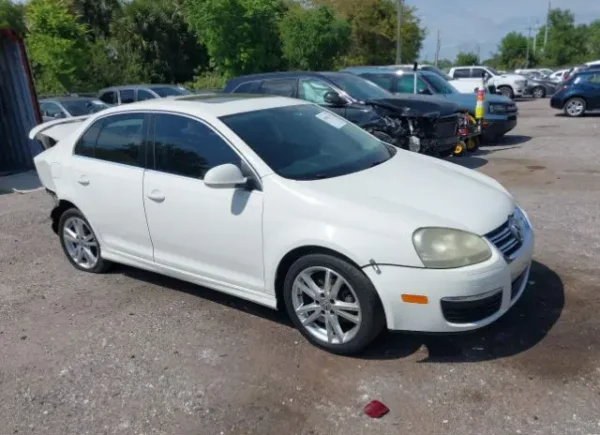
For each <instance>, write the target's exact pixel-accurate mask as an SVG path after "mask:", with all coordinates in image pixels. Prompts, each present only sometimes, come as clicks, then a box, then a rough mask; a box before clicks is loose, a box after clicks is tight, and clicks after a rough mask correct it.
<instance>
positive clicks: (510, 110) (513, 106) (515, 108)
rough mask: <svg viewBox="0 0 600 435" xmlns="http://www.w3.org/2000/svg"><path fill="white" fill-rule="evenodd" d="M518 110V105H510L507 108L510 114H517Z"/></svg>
mask: <svg viewBox="0 0 600 435" xmlns="http://www.w3.org/2000/svg"><path fill="white" fill-rule="evenodd" d="M517 110H519V108H518V107H517V105H516V104H508V105H507V106H506V112H508V113H514V112H516V111H517Z"/></svg>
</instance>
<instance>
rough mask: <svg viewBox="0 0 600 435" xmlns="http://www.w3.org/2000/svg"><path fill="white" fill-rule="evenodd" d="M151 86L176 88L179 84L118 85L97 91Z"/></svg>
mask: <svg viewBox="0 0 600 435" xmlns="http://www.w3.org/2000/svg"><path fill="white" fill-rule="evenodd" d="M152 88H177V89H179V88H180V86H177V85H169V84H164V85H163V84H157V83H155V84H138V85H120V86H111V87H109V88H104V89H100V91H98V93H102V92H107V91H121V90H124V89H152Z"/></svg>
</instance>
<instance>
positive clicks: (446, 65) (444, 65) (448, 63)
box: [437, 59, 452, 70]
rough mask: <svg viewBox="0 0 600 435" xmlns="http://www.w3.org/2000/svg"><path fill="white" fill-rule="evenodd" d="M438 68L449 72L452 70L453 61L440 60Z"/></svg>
mask: <svg viewBox="0 0 600 435" xmlns="http://www.w3.org/2000/svg"><path fill="white" fill-rule="evenodd" d="M437 66H438V68H439V69H441V70H447V69H450V68H452V61H451V60H448V59H439V60H438V64H437Z"/></svg>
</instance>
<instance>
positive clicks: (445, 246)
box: [413, 228, 492, 269]
mask: <svg viewBox="0 0 600 435" xmlns="http://www.w3.org/2000/svg"><path fill="white" fill-rule="evenodd" d="M413 244H414V245H415V249H416V251H417V254H418V255H419V257H420V258H421V261H422V262H423V264H424V265H425V267H429V268H432V269H451V268H454V267H463V266H469V265H471V264H477V263H481V262H482V261H485V260H488V259H489V258H490V257H491V256H492V251H491V250H490V248H489V246H488V244H487V243H486V241H485V240H484V239H483V238H482V237H480V236H478V235H475V234H471V233H467V232H466V231H461V230H454V229H451V228H420V229H418V230H417V231H415V233H414V234H413Z"/></svg>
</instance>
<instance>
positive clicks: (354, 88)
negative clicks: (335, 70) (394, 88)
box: [323, 73, 393, 101]
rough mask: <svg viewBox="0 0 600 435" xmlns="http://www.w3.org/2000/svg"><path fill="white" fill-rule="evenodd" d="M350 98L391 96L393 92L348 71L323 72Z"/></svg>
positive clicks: (370, 98) (361, 99) (364, 98)
mask: <svg viewBox="0 0 600 435" xmlns="http://www.w3.org/2000/svg"><path fill="white" fill-rule="evenodd" d="M323 75H324V76H325V77H327V78H328V79H329V80H331V81H332V82H333V83H334V84H336V85H337V86H338V87H340V88H342V89H343V90H344V91H346V92H347V93H348V95H350V96H351V97H352V98H354V99H355V100H359V101H367V100H379V99H382V98H393V94H391V93H390V92H388V91H386V90H385V89H383V88H380V87H379V86H377V85H376V84H375V83H373V82H370V81H369V80H365V79H363V78H361V77H358V76H355V75H353V74H350V73H339V74H323Z"/></svg>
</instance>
